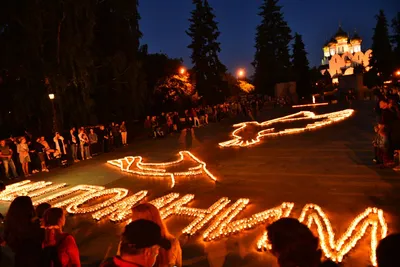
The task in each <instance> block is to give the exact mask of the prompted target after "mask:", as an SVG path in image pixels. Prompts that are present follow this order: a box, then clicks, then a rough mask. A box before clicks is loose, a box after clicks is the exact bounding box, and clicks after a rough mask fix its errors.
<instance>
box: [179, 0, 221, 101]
mask: <svg viewBox="0 0 400 267" xmlns="http://www.w3.org/2000/svg"><path fill="white" fill-rule="evenodd" d="M193 4H194V5H195V9H194V10H193V11H192V12H191V15H192V16H191V18H190V19H189V21H190V26H189V29H188V31H186V34H187V35H188V36H189V37H190V38H191V39H192V42H191V44H190V45H189V46H188V48H190V49H191V50H192V55H191V59H192V63H193V72H194V74H195V78H196V89H197V91H198V92H199V95H201V96H203V97H204V99H205V100H206V101H207V102H208V103H216V102H220V101H222V100H223V96H224V94H223V93H224V88H225V86H224V82H223V77H224V74H225V72H226V67H225V66H224V65H223V64H222V63H221V61H220V60H219V56H218V54H219V52H220V51H221V48H220V43H219V42H218V41H217V40H218V37H219V35H220V32H219V30H218V23H217V22H216V21H215V15H214V13H213V9H212V7H211V6H210V4H209V3H208V1H207V0H193Z"/></svg>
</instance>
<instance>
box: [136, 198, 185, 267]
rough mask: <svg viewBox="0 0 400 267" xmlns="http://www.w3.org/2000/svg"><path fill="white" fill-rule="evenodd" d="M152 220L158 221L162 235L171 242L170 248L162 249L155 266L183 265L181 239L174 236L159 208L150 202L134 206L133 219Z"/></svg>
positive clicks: (179, 266) (178, 266)
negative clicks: (162, 217) (169, 230)
mask: <svg viewBox="0 0 400 267" xmlns="http://www.w3.org/2000/svg"><path fill="white" fill-rule="evenodd" d="M141 219H145V220H150V221H152V222H153V223H156V224H157V225H158V226H159V227H160V229H161V236H162V237H163V238H165V239H167V240H169V242H170V243H171V248H170V249H168V250H167V249H163V248H161V249H160V254H159V256H158V258H157V264H156V265H155V266H159V267H167V266H177V267H181V266H182V249H181V246H180V244H179V240H178V239H176V238H175V237H174V236H172V235H171V234H170V233H169V232H168V229H167V227H166V226H165V224H164V222H163V220H162V219H161V215H160V212H159V211H158V209H157V208H156V207H155V206H154V205H152V204H150V203H144V204H139V205H136V206H133V207H132V221H133V222H134V221H137V220H141Z"/></svg>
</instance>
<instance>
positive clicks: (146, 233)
mask: <svg viewBox="0 0 400 267" xmlns="http://www.w3.org/2000/svg"><path fill="white" fill-rule="evenodd" d="M160 248H163V249H166V250H168V249H170V248H171V243H170V241H169V240H168V239H165V238H163V237H162V235H161V228H160V227H159V226H158V225H157V224H156V223H154V222H152V221H149V220H137V221H134V222H131V223H130V224H128V225H127V226H126V227H125V231H124V233H123V234H122V238H121V247H120V256H115V257H113V258H112V260H109V261H106V262H104V263H103V264H102V265H101V267H152V266H154V264H155V262H156V260H157V256H158V253H159V249H160Z"/></svg>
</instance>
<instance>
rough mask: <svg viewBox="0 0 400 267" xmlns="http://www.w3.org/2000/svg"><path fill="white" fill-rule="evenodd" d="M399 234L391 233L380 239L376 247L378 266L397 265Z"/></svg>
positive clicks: (390, 266) (391, 266) (399, 246)
mask: <svg viewBox="0 0 400 267" xmlns="http://www.w3.org/2000/svg"><path fill="white" fill-rule="evenodd" d="M399 248H400V234H391V235H388V236H387V237H385V238H384V239H382V240H381V241H380V242H379V245H378V247H377V249H376V258H377V262H378V267H398V266H400V258H399Z"/></svg>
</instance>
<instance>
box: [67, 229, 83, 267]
mask: <svg viewBox="0 0 400 267" xmlns="http://www.w3.org/2000/svg"><path fill="white" fill-rule="evenodd" d="M64 243H65V247H66V253H67V255H68V258H69V262H68V266H71V267H81V260H80V258H79V249H78V246H77V245H76V242H75V239H74V237H73V236H72V235H68V236H67V237H66V238H65V240H64Z"/></svg>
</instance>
